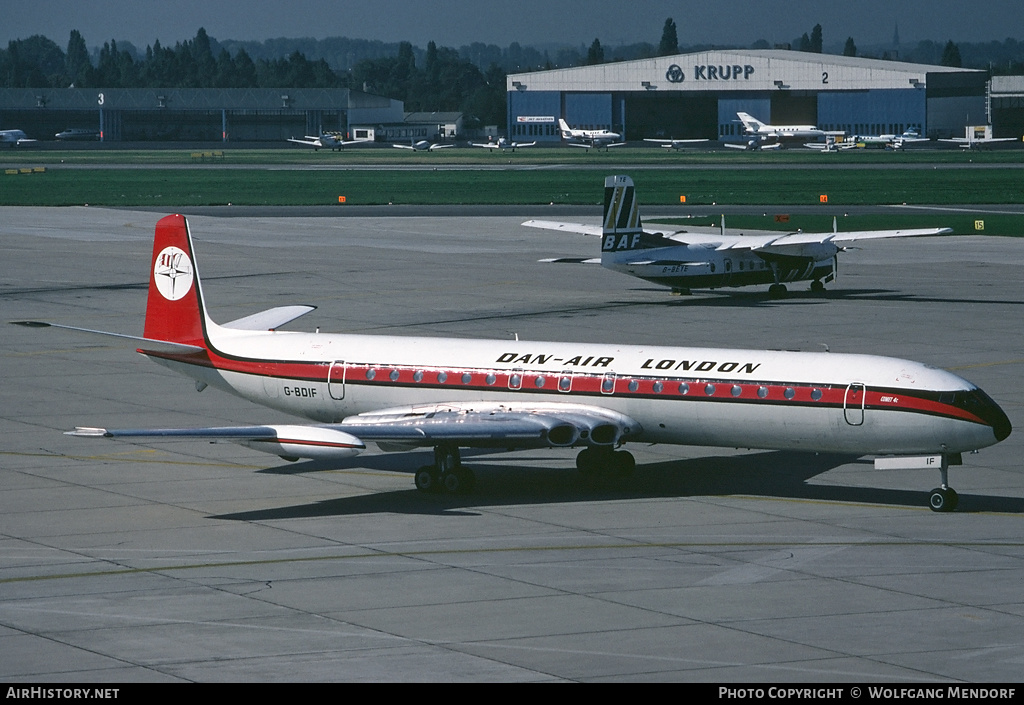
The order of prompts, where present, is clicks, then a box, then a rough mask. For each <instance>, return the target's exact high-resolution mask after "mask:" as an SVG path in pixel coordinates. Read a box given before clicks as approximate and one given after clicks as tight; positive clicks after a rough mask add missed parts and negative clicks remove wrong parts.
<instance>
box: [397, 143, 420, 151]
mask: <svg viewBox="0 0 1024 705" xmlns="http://www.w3.org/2000/svg"><path fill="white" fill-rule="evenodd" d="M391 146H392V147H394V148H395V149H412V150H415V149H416V148H415V147H413V146H412V145H411V144H393V145H391Z"/></svg>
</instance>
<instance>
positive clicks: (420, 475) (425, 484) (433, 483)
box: [414, 465, 442, 492]
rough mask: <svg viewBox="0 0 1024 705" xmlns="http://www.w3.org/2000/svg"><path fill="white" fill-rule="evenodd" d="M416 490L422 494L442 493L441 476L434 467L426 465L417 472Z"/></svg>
mask: <svg viewBox="0 0 1024 705" xmlns="http://www.w3.org/2000/svg"><path fill="white" fill-rule="evenodd" d="M414 479H415V482H416V489H418V490H419V491H420V492H440V491H441V487H442V485H441V474H440V473H439V472H438V471H437V468H435V467H434V466H433V465H424V466H423V467H421V468H420V469H419V470H417V471H416V476H415V478H414Z"/></svg>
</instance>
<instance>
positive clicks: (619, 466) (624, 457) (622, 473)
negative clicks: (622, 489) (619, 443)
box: [612, 450, 636, 477]
mask: <svg viewBox="0 0 1024 705" xmlns="http://www.w3.org/2000/svg"><path fill="white" fill-rule="evenodd" d="M612 467H613V468H614V471H615V474H616V475H617V476H619V477H630V476H631V475H632V474H633V471H634V470H636V458H634V457H633V454H632V453H630V452H629V451H628V450H620V451H616V452H615V453H614V454H613V455H612Z"/></svg>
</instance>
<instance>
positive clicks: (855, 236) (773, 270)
mask: <svg viewBox="0 0 1024 705" xmlns="http://www.w3.org/2000/svg"><path fill="white" fill-rule="evenodd" d="M604 191H605V193H604V220H603V222H602V224H601V225H585V224H581V223H564V222H560V221H550V220H528V221H526V222H525V223H523V225H525V226H528V227H531V228H544V229H547V230H562V231H565V232H573V233H581V234H583V235H596V236H600V237H601V258H600V259H575V258H559V259H548V260H541V261H542V262H571V263H588V264H589V263H600V264H601V265H602V266H603V267H605V268H607V269H611V270H612V271H615V272H621V273H623V274H628V275H630V276H634V277H639V278H641V279H644V280H646V281H649V282H652V283H654V284H661V285H663V286H670V287H672V289H673V291H674V292H676V293H689V291H690V289H691V288H694V289H703V288H710V289H715V288H718V287H723V286H730V287H739V286H749V285H754V284H770V285H771V286H770V287H769V289H768V291H769V293H771V294H772V295H773V296H784V295H785V294H786V285H785V284H784V283H783V282H794V281H810V282H811V291H822V290H824V288H825V285H824V282H828V281H832V280H834V279H835V277H836V272H837V268H838V263H837V260H838V257H837V255H838V253H839V252H840V251H842V249H843V247H844V245H847V244H848V243H851V242H855V241H858V240H871V239H877V238H890V237H921V236H925V235H941V234H943V233H948V232H952V230H950V229H949V228H925V229H918V230H864V231H859V232H838V231H837V229H836V225H835V222H834V221H833V230H832V232H830V233H805V232H802V231H797V232H791V233H786V232H776V231H765V230H761V231H757V232H756V233H753V234H751V233H748V234H742V233H741V234H739V235H727V234H726V232H725V222H724V219H723V221H722V225H721V227H720V228H710V227H705V228H700V227H690V228H687V229H679V230H650V229H645V228H644V227H643V224H642V223H641V221H640V205H639V203H638V201H637V198H636V193H635V191H636V189H635V187H634V185H633V180H632V179H631V178H629V177H628V176H609V177H608V178H607V179H606V180H605V188H604Z"/></svg>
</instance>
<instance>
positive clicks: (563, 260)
mask: <svg viewBox="0 0 1024 705" xmlns="http://www.w3.org/2000/svg"><path fill="white" fill-rule="evenodd" d="M537 261H538V262H557V263H558V264H601V258H600V257H550V258H548V259H539V260H537Z"/></svg>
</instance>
